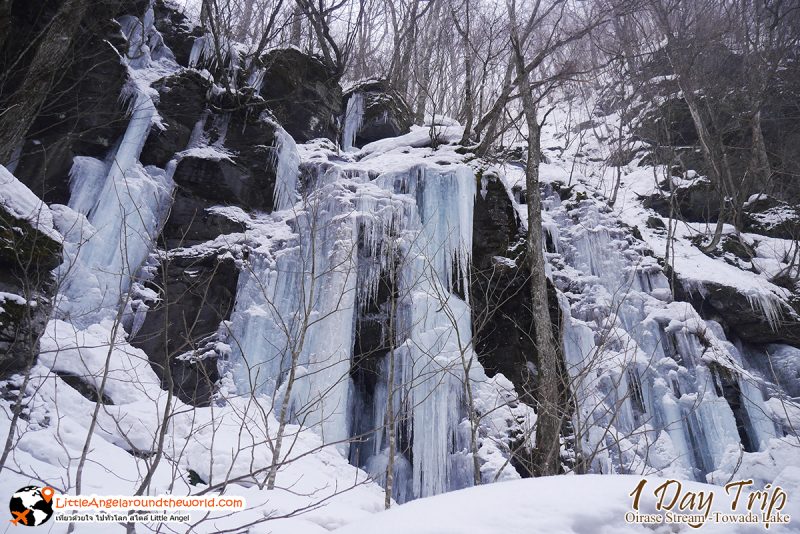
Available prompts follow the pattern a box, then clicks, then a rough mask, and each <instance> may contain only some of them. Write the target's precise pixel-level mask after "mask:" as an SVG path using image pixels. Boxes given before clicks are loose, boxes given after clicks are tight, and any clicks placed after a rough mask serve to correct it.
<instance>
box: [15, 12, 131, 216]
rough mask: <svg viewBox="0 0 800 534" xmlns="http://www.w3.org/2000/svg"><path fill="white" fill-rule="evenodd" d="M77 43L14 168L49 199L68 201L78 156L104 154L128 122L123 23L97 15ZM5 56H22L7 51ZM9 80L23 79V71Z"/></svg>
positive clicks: (27, 182)
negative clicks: (124, 97)
mask: <svg viewBox="0 0 800 534" xmlns="http://www.w3.org/2000/svg"><path fill="white" fill-rule="evenodd" d="M21 4H27V5H29V6H31V8H32V6H33V5H34V3H29V2H15V3H14V6H15V7H16V6H17V5H21ZM14 20H15V22H19V21H20V20H25V19H24V18H15V19H14ZM14 39H16V38H14ZM28 42H29V41H20V42H19V43H16V44H17V46H24V45H25V44H27V43H28ZM9 43H11V41H9ZM76 43H77V44H76V46H75V50H74V51H73V52H72V53H71V55H70V58H72V62H71V63H70V64H68V65H65V66H64V70H63V71H62V73H60V74H61V77H60V78H59V79H58V80H57V81H56V84H55V86H54V87H53V89H52V90H51V91H50V94H49V95H48V97H47V100H46V101H45V102H46V103H45V105H44V106H43V108H42V109H41V111H40V112H39V114H38V115H37V118H36V120H35V121H34V123H33V125H32V126H31V128H30V130H29V131H28V135H27V137H26V140H25V143H24V146H23V147H22V149H21V152H20V153H19V156H18V158H17V159H16V166H15V168H14V173H15V175H16V176H17V177H18V178H19V179H20V180H21V181H22V182H23V183H25V184H26V185H27V186H28V187H30V189H31V190H32V191H34V192H35V193H36V194H37V195H38V196H39V197H41V198H42V199H43V200H45V201H46V202H55V203H60V204H66V203H67V202H68V201H69V171H70V169H71V168H72V160H73V157H75V156H92V157H97V158H103V157H105V155H106V154H107V153H108V151H109V150H110V149H111V148H112V145H113V143H115V142H116V140H117V139H118V138H119V137H120V136H121V135H122V133H123V132H124V131H125V128H126V126H127V122H128V121H127V113H126V110H125V109H124V106H123V105H122V103H121V102H120V98H119V95H120V94H121V93H122V88H123V86H124V84H125V82H126V80H127V70H126V68H125V66H124V65H122V64H121V63H120V57H119V55H118V54H119V53H124V51H125V50H126V49H127V42H126V40H125V38H124V37H123V35H122V33H121V31H120V25H119V24H118V23H117V22H115V21H114V20H112V19H110V18H94V17H92V23H91V24H89V25H88V26H87V27H86V28H85V29H84V33H83V35H82V36H81V37H80V38H79V39H77V40H76ZM0 57H7V58H12V59H13V58H15V57H17V56H16V55H15V54H14V52H13V51H10V50H6V51H5V52H3V53H2V54H0ZM3 70H5V67H4V65H2V62H0V71H3ZM6 79H8V80H14V79H16V80H19V79H21V76H20V77H15V76H12V77H8V78H6ZM11 90H13V87H11V86H10V84H9V85H6V86H5V87H3V91H4V94H3V95H0V107H2V96H5V95H7V94H10V91H11ZM12 164H13V162H12Z"/></svg>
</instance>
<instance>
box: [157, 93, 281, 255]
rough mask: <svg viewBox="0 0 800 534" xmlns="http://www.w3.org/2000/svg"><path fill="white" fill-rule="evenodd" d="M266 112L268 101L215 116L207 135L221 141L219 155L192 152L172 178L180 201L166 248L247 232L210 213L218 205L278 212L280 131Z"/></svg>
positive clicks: (174, 210)
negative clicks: (275, 204)
mask: <svg viewBox="0 0 800 534" xmlns="http://www.w3.org/2000/svg"><path fill="white" fill-rule="evenodd" d="M264 109H265V104H264V102H263V101H261V100H258V99H255V100H253V101H252V102H251V103H249V104H246V105H243V106H241V107H239V108H237V109H236V110H234V111H230V112H227V113H211V112H210V113H211V115H210V117H209V120H207V121H206V125H205V135H206V137H207V138H208V139H209V140H216V143H217V147H216V148H215V151H216V152H215V153H216V156H212V155H209V154H202V155H191V153H190V154H188V155H186V156H183V157H181V158H180V160H179V162H178V164H177V167H176V169H175V174H174V175H173V179H174V180H175V184H176V191H175V199H174V202H173V207H172V211H171V213H170V217H169V219H168V220H167V224H166V226H165V228H164V231H163V237H164V239H165V240H166V243H167V246H169V247H170V248H173V247H177V246H187V245H193V244H196V243H199V242H201V241H207V240H211V239H214V238H215V237H217V236H219V235H222V234H226V233H231V232H241V231H243V230H244V228H245V227H244V225H243V224H242V223H240V222H237V221H236V220H234V219H231V218H230V217H226V216H224V215H221V214H219V213H211V212H209V211H208V210H209V209H210V208H212V207H213V206H218V205H220V204H222V205H232V206H237V207H242V208H246V209H258V210H264V211H271V210H272V209H273V206H274V194H275V183H276V180H277V169H276V162H277V159H276V156H277V154H276V146H275V145H276V132H277V129H278V127H277V125H276V124H275V123H274V122H272V121H271V120H270V119H269V118H268V116H267V114H266V112H265V111H264ZM220 124H224V127H222V126H220Z"/></svg>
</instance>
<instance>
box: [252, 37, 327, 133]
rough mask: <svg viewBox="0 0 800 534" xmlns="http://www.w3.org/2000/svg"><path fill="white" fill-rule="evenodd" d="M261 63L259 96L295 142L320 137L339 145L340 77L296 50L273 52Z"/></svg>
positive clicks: (315, 58)
mask: <svg viewBox="0 0 800 534" xmlns="http://www.w3.org/2000/svg"><path fill="white" fill-rule="evenodd" d="M261 63H262V65H263V67H264V78H263V80H264V81H263V83H262V84H261V90H260V94H261V96H262V97H264V99H265V100H266V101H267V105H268V106H269V109H270V110H272V113H273V115H274V116H275V118H276V119H277V121H278V122H279V123H280V124H281V125H283V127H284V128H285V129H286V131H287V132H289V134H291V136H292V137H293V138H294V139H295V141H297V142H298V143H305V142H306V141H308V140H310V139H314V138H317V137H325V138H327V139H330V140H331V141H336V140H337V139H338V137H339V120H340V116H341V114H342V88H341V86H340V85H339V78H338V75H337V74H336V73H335V72H334V71H333V70H331V69H330V68H328V67H327V66H326V65H325V64H324V63H323V62H322V61H321V60H320V59H319V58H317V57H315V56H309V55H307V54H304V53H302V52H300V51H299V50H297V49H294V48H287V49H281V50H273V51H272V52H270V53H268V54H267V55H266V56H264V58H262V60H261Z"/></svg>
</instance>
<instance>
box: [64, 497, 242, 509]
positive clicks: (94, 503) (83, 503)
mask: <svg viewBox="0 0 800 534" xmlns="http://www.w3.org/2000/svg"><path fill="white" fill-rule="evenodd" d="M245 507H246V503H245V500H244V498H243V497H233V496H219V495H211V496H204V497H191V496H188V497H176V496H175V495H158V496H146V495H145V496H127V495H112V496H109V495H55V496H54V497H53V509H54V510H99V511H107V510H244V509H245Z"/></svg>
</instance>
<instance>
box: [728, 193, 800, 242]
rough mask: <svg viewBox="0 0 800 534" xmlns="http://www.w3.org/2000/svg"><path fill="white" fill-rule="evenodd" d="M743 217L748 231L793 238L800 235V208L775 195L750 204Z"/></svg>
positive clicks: (745, 228)
mask: <svg viewBox="0 0 800 534" xmlns="http://www.w3.org/2000/svg"><path fill="white" fill-rule="evenodd" d="M742 218H743V227H744V231H746V232H752V233H755V234H762V235H766V236H770V237H778V238H781V239H792V240H793V239H797V238H798V237H799V236H800V208H798V206H796V205H791V204H788V203H786V202H782V201H780V200H778V199H776V198H774V197H769V196H766V195H765V196H764V197H763V198H760V199H758V200H756V201H755V202H752V203H750V204H748V205H747V206H745V212H744V214H743V217H742Z"/></svg>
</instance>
